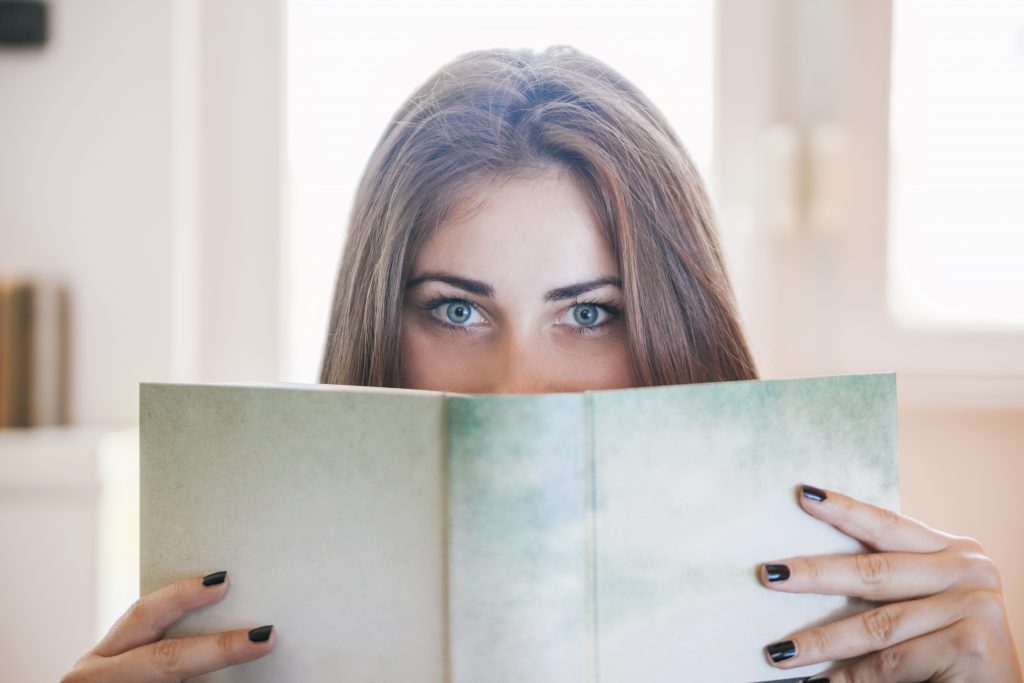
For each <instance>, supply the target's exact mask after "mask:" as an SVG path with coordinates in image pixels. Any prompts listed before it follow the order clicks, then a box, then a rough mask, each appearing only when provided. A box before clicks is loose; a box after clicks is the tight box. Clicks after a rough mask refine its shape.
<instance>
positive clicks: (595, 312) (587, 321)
mask: <svg viewBox="0 0 1024 683" xmlns="http://www.w3.org/2000/svg"><path fill="white" fill-rule="evenodd" d="M600 314H601V309H600V308H598V307H597V306H595V305H594V304H576V305H575V306H573V309H572V317H573V320H575V321H576V322H577V323H579V324H580V325H583V326H584V327H591V326H593V325H594V323H596V322H597V319H598V317H599V316H600Z"/></svg>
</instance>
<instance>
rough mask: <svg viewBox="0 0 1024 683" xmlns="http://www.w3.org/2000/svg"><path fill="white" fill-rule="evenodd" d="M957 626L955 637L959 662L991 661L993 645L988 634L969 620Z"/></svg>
mask: <svg viewBox="0 0 1024 683" xmlns="http://www.w3.org/2000/svg"><path fill="white" fill-rule="evenodd" d="M957 626H958V628H957V629H956V631H955V633H954V635H953V648H954V650H955V651H956V657H957V661H959V662H963V663H965V664H967V663H971V662H984V661H989V660H990V658H991V656H992V653H991V645H992V643H991V641H990V639H989V637H988V632H987V631H986V630H985V629H984V628H982V627H980V626H978V625H977V624H971V623H970V620H968V619H964V620H963V621H961V622H960V623H959V624H957Z"/></svg>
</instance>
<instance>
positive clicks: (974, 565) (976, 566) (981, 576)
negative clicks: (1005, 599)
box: [968, 555, 1003, 591]
mask: <svg viewBox="0 0 1024 683" xmlns="http://www.w3.org/2000/svg"><path fill="white" fill-rule="evenodd" d="M968 575H969V577H970V581H971V583H972V584H973V585H976V586H982V587H985V588H989V589H991V590H997V591H998V590H1000V589H1001V588H1002V585H1003V580H1002V577H1001V576H1000V575H999V567H998V566H997V565H996V563H995V560H993V559H992V558H990V557H988V556H986V555H972V556H971V557H970V558H969V560H968Z"/></svg>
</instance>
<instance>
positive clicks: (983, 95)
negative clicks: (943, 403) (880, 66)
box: [888, 0, 1024, 329]
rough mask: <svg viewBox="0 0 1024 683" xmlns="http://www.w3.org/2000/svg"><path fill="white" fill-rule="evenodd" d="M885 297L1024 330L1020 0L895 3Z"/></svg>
mask: <svg viewBox="0 0 1024 683" xmlns="http://www.w3.org/2000/svg"><path fill="white" fill-rule="evenodd" d="M890 125H891V129H890V130H891V133H890V138H891V139H890V142H891V175H890V179H891V185H890V223H889V236H888V238H889V258H888V272H889V291H888V295H889V305H890V307H891V310H892V312H893V314H894V316H895V318H896V319H897V321H898V322H900V323H901V324H906V325H910V326H914V327H944V328H961V329H963V328H975V329H979V328H991V329H999V328H1012V327H1016V328H1024V185H1022V179H1024V3H1021V2H1020V1H1019V0H986V2H981V3H967V2H934V0H899V1H898V2H896V3H895V4H894V6H893V56H892V94H891V124H890Z"/></svg>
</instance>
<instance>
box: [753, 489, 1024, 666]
mask: <svg viewBox="0 0 1024 683" xmlns="http://www.w3.org/2000/svg"><path fill="white" fill-rule="evenodd" d="M800 504H801V506H802V507H803V508H804V510H805V511H807V512H808V513H810V514H811V515H813V516H814V517H817V518H818V519H820V520H822V521H824V522H828V523H829V524H831V525H832V526H834V527H836V528H837V529H839V530H840V531H842V532H843V533H845V534H847V535H849V536H852V537H854V538H856V539H858V540H860V541H862V542H863V543H865V544H866V545H867V546H868V547H869V548H871V549H872V550H873V551H875V552H871V553H867V554H862V555H821V556H817V557H796V558H791V559H788V560H780V561H777V562H771V563H768V564H765V565H764V566H762V568H761V581H762V583H764V585H765V586H767V587H768V588H771V589H773V590H777V591H784V592H789V593H824V594H828V595H847V596H856V597H859V598H865V599H867V600H872V601H876V602H881V603H886V604H884V605H882V606H880V607H877V608H875V609H871V610H868V611H866V612H864V613H862V614H858V615H856V616H852V617H848V618H846V619H842V620H840V621H836V622H834V623H831V624H827V625H825V626H819V627H817V628H811V629H808V630H805V631H799V632H797V633H795V634H792V635H790V636H788V637H787V638H786V639H785V640H782V641H780V642H778V643H773V644H771V645H769V646H767V648H766V653H767V655H768V658H769V661H772V662H773V663H774V664H775V666H778V667H779V668H782V669H789V668H792V667H795V666H804V665H807V664H814V663H817V662H822V661H827V660H835V659H845V658H848V657H857V656H860V655H865V654H867V655H868V656H867V657H865V658H863V659H861V660H859V661H858V662H856V663H854V664H851V665H850V666H848V667H845V668H842V669H839V670H836V671H832V672H829V673H827V674H820V675H819V676H818V677H815V678H812V679H810V680H812V681H815V680H829V681H830V682H831V683H853V682H854V681H856V682H857V683H867V682H871V683H874V682H875V681H878V682H882V681H885V682H886V683H889V682H890V681H892V682H896V681H935V682H944V681H958V682H959V681H964V682H966V681H970V682H974V681H986V682H988V681H991V682H992V683H1019V682H1020V681H1021V680H1022V678H1021V669H1020V664H1019V663H1018V661H1017V654H1016V651H1015V649H1014V644H1013V639H1012V637H1011V635H1010V626H1009V622H1008V620H1007V616H1006V608H1005V606H1004V604H1003V593H1002V584H1001V581H1000V578H999V572H998V570H997V569H996V566H995V563H994V562H993V561H992V560H990V559H989V558H988V557H986V556H985V552H984V550H982V548H981V546H980V545H979V544H978V542H977V541H975V540H973V539H970V538H960V537H957V536H951V535H949V534H945V533H942V532H939V531H936V530H934V529H931V528H929V527H927V526H925V525H924V524H921V523H920V522H917V521H915V520H913V519H910V518H909V517H904V516H902V515H899V514H897V513H895V512H892V511H890V510H885V509H882V508H878V507H875V506H873V505H868V504H866V503H862V502H860V501H857V500H854V499H852V498H850V497H848V496H844V495H841V494H839V493H834V492H832V491H827V492H826V491H822V490H821V489H816V488H814V487H810V486H804V487H803V489H802V495H801V497H800Z"/></svg>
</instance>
